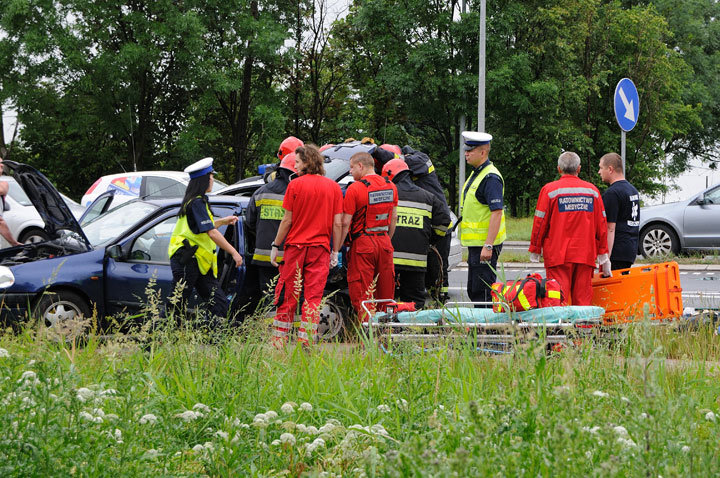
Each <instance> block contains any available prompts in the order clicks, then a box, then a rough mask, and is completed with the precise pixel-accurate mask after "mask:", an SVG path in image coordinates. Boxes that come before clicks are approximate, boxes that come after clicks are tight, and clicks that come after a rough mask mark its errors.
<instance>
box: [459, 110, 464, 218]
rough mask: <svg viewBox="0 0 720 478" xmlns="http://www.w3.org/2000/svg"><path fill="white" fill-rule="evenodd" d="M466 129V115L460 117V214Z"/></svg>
mask: <svg viewBox="0 0 720 478" xmlns="http://www.w3.org/2000/svg"><path fill="white" fill-rule="evenodd" d="M463 131H465V115H462V116H461V117H460V135H461V136H460V143H459V144H460V162H459V163H458V164H459V166H460V167H459V168H458V171H459V177H458V214H459V213H460V207H461V206H462V193H463V186H465V151H463V141H462V132H463Z"/></svg>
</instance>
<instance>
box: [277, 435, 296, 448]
mask: <svg viewBox="0 0 720 478" xmlns="http://www.w3.org/2000/svg"><path fill="white" fill-rule="evenodd" d="M280 443H282V444H286V445H290V446H293V445H294V444H295V435H293V434H292V433H283V434H282V435H280Z"/></svg>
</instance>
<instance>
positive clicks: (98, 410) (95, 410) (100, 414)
mask: <svg viewBox="0 0 720 478" xmlns="http://www.w3.org/2000/svg"><path fill="white" fill-rule="evenodd" d="M92 414H93V415H95V416H98V417H104V416H105V412H103V409H102V408H93V409H92Z"/></svg>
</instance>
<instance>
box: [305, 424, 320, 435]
mask: <svg viewBox="0 0 720 478" xmlns="http://www.w3.org/2000/svg"><path fill="white" fill-rule="evenodd" d="M305 431H306V432H307V434H308V435H317V434H318V429H317V428H316V427H314V426H312V425H309V426H308V427H307V428H306V429H305Z"/></svg>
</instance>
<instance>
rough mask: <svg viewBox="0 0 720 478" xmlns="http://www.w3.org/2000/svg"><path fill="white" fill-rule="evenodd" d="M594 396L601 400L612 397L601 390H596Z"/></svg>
mask: <svg viewBox="0 0 720 478" xmlns="http://www.w3.org/2000/svg"><path fill="white" fill-rule="evenodd" d="M593 395H595V396H596V397H600V398H607V397H609V396H610V394H609V393H605V392H603V391H601V390H595V391H594V392H593Z"/></svg>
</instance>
